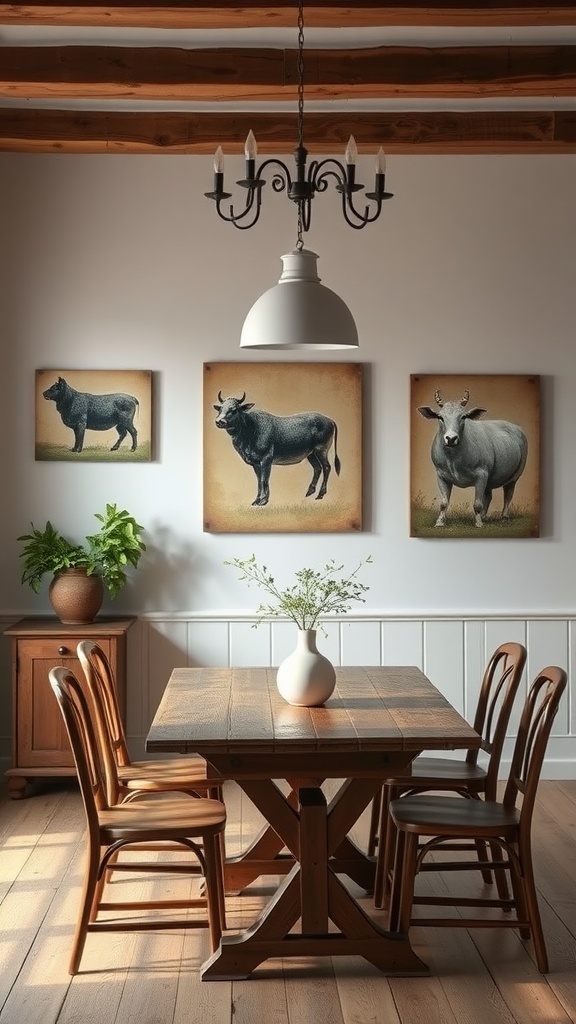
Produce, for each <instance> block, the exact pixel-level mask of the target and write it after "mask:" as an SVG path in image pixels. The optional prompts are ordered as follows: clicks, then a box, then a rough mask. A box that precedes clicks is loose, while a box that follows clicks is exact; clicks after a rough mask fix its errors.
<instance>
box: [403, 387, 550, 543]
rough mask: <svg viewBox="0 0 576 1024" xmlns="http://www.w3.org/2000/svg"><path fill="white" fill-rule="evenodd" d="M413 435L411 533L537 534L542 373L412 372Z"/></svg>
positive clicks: (428, 535) (512, 535)
mask: <svg viewBox="0 0 576 1024" xmlns="http://www.w3.org/2000/svg"><path fill="white" fill-rule="evenodd" d="M410 438H411V445H410V535H411V536H412V537H438V538H441V537H469V538H478V539H481V538H489V537H492V538H493V537H504V538H512V537H537V536H539V530H540V523H539V520H540V378H539V377H538V376H534V375H531V376H521V375H516V374H492V375H488V374H482V375H481V374H413V375H412V377H411V379H410ZM503 513H504V516H503Z"/></svg>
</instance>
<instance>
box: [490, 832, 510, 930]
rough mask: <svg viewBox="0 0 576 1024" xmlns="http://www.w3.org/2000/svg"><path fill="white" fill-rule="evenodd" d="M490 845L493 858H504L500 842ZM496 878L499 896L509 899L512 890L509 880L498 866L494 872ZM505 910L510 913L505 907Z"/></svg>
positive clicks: (502, 898)
mask: <svg viewBox="0 0 576 1024" xmlns="http://www.w3.org/2000/svg"><path fill="white" fill-rule="evenodd" d="M489 845H490V854H491V857H492V860H502V856H503V853H502V850H501V849H500V847H499V846H498V844H497V843H490V844H489ZM494 880H495V882H496V888H497V890H498V896H499V897H500V899H501V900H509V899H510V890H509V889H508V882H507V881H506V872H505V871H502V870H498V868H497V869H496V870H495V872H494ZM504 912H505V913H509V912H510V911H509V910H508V909H507V908H506V907H505V908H504Z"/></svg>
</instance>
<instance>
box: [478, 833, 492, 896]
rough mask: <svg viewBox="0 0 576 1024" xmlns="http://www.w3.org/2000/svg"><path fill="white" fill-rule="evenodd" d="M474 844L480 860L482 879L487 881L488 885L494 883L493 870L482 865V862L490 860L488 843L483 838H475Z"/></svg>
mask: <svg viewBox="0 0 576 1024" xmlns="http://www.w3.org/2000/svg"><path fill="white" fill-rule="evenodd" d="M474 845H475V847H476V855H477V857H478V860H479V861H480V871H481V873H482V881H483V882H485V883H486V885H491V884H492V872H491V871H489V870H488V869H487V868H483V867H482V864H484V863H486V861H487V860H488V851H487V849H486V843H485V842H484V840H483V839H475V840H474Z"/></svg>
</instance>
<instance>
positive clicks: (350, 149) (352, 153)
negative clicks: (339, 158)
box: [344, 135, 358, 164]
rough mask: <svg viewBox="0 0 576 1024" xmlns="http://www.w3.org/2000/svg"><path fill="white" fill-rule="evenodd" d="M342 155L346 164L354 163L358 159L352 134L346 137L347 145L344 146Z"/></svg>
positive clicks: (356, 147)
mask: <svg viewBox="0 0 576 1024" xmlns="http://www.w3.org/2000/svg"><path fill="white" fill-rule="evenodd" d="M344 156H345V158H346V163H347V164H355V163H356V160H357V159H358V146H357V145H356V139H355V138H354V136H353V135H351V136H350V138H349V139H348V145H347V146H346V152H345V154H344Z"/></svg>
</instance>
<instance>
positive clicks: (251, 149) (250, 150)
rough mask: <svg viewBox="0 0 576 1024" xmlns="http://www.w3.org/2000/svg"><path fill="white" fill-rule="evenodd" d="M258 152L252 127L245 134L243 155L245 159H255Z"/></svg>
mask: <svg viewBox="0 0 576 1024" xmlns="http://www.w3.org/2000/svg"><path fill="white" fill-rule="evenodd" d="M257 153H258V145H257V143H256V138H255V136H254V132H253V131H252V129H250V131H249V132H248V135H247V136H246V145H245V146H244V155H245V157H246V159H247V160H255V159H256V155H257Z"/></svg>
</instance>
